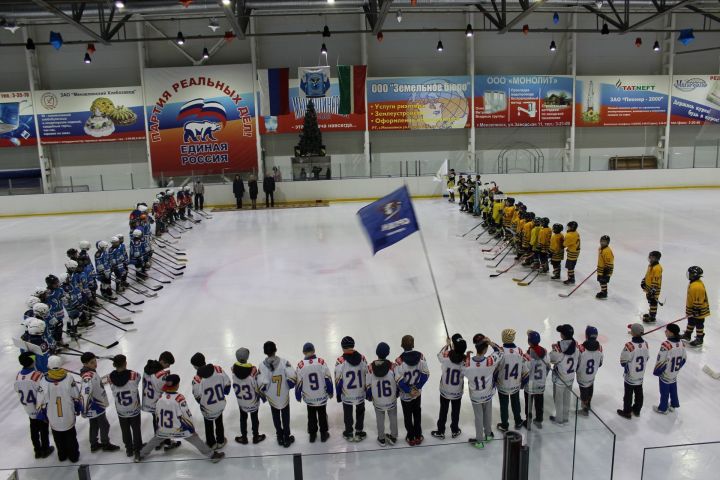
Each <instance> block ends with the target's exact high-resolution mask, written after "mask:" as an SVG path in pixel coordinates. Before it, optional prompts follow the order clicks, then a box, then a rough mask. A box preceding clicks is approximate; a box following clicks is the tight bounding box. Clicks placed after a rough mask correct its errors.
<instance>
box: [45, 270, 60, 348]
mask: <svg viewBox="0 0 720 480" xmlns="http://www.w3.org/2000/svg"><path fill="white" fill-rule="evenodd" d="M45 285H47V293H46V295H45V303H46V304H47V306H48V307H50V311H49V312H48V318H49V319H52V320H51V322H49V323H52V324H53V329H52V332H51V334H52V336H53V338H54V339H55V343H56V344H62V343H63V340H62V334H63V326H64V324H65V309H64V308H63V300H64V298H63V297H65V292H64V291H63V289H62V287H61V286H60V279H59V278H58V277H56V276H55V275H48V276H47V277H45Z"/></svg>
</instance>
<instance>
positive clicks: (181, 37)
mask: <svg viewBox="0 0 720 480" xmlns="http://www.w3.org/2000/svg"><path fill="white" fill-rule="evenodd" d="M175 43H177V44H178V45H184V44H185V35H183V33H182V32H178V34H177V38H176V39H175Z"/></svg>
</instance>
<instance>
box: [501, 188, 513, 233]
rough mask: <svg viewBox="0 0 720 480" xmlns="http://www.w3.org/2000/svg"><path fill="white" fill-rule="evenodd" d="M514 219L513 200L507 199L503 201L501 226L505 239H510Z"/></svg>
mask: <svg viewBox="0 0 720 480" xmlns="http://www.w3.org/2000/svg"><path fill="white" fill-rule="evenodd" d="M514 217H515V199H514V198H512V197H508V198H506V199H505V205H504V207H503V210H502V225H503V231H504V232H505V239H506V240H509V239H510V238H512V233H513V231H512V221H513V218H514Z"/></svg>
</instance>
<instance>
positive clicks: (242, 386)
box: [232, 367, 260, 413]
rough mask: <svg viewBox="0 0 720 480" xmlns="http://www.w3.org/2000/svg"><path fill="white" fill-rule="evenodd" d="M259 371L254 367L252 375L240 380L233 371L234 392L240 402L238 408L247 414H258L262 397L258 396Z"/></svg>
mask: <svg viewBox="0 0 720 480" xmlns="http://www.w3.org/2000/svg"><path fill="white" fill-rule="evenodd" d="M257 377H258V369H257V368H255V367H252V369H251V370H250V373H249V374H248V376H247V377H245V378H240V377H238V376H237V375H236V374H235V369H233V377H232V381H233V390H234V391H235V398H236V399H237V402H238V407H239V408H240V410H242V411H243V412H245V413H251V412H256V411H257V409H258V406H259V404H260V397H259V395H258V382H257Z"/></svg>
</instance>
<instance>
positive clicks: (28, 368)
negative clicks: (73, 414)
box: [14, 352, 55, 458]
mask: <svg viewBox="0 0 720 480" xmlns="http://www.w3.org/2000/svg"><path fill="white" fill-rule="evenodd" d="M18 360H19V361H20V365H22V370H20V371H19V372H18V374H17V375H16V376H15V386H14V388H15V392H16V393H17V394H18V397H20V405H22V406H23V408H24V409H25V413H27V415H28V417H29V418H30V440H31V441H32V444H33V448H34V449H35V458H46V457H49V456H50V455H52V453H53V452H54V451H55V447H51V446H50V432H49V429H48V424H47V422H44V421H42V420H39V419H38V398H39V396H40V382H41V380H42V378H43V374H42V373H41V372H39V371H37V370H36V369H35V357H34V355H33V354H32V353H30V352H23V353H21V354H20V356H19V357H18Z"/></svg>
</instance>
